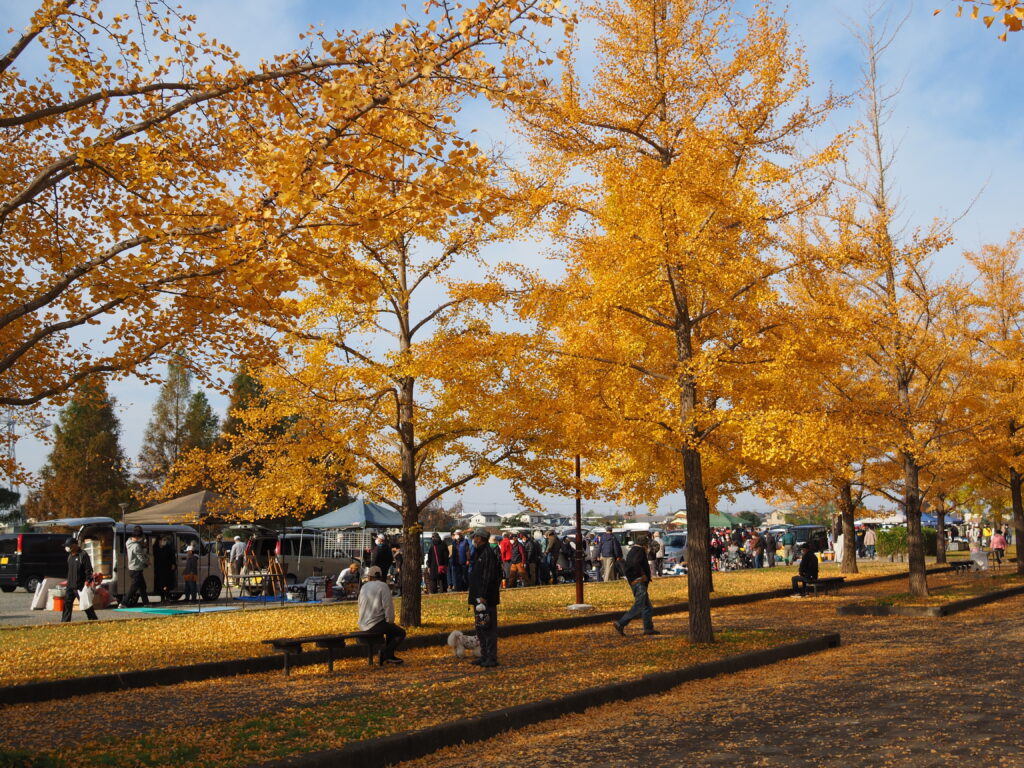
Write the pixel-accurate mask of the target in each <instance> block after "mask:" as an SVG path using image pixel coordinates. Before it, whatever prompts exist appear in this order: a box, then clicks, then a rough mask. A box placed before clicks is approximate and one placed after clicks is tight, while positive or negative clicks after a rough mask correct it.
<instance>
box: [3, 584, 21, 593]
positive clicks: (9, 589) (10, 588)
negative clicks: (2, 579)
mask: <svg viewBox="0 0 1024 768" xmlns="http://www.w3.org/2000/svg"><path fill="white" fill-rule="evenodd" d="M0 589H2V590H3V591H4V592H13V591H14V590H15V589H17V586H16V585H14V584H4V585H3V586H2V587H0Z"/></svg>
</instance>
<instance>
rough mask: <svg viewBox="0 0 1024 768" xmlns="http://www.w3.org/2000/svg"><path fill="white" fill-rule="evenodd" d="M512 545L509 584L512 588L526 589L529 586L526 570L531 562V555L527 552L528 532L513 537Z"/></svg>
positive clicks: (521, 532)
mask: <svg viewBox="0 0 1024 768" xmlns="http://www.w3.org/2000/svg"><path fill="white" fill-rule="evenodd" d="M511 545H512V559H511V560H510V561H509V562H510V567H509V580H508V582H507V583H508V585H509V586H510V587H525V586H527V584H528V578H529V577H528V576H527V570H526V564H527V562H528V561H529V553H528V552H527V551H526V547H527V540H526V531H520V532H519V533H518V535H516V536H513V537H512V542H511Z"/></svg>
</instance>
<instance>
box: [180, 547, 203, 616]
mask: <svg viewBox="0 0 1024 768" xmlns="http://www.w3.org/2000/svg"><path fill="white" fill-rule="evenodd" d="M198 579H199V558H198V557H196V548H195V547H193V546H192V545H191V544H189V545H188V546H187V547H185V571H184V573H182V574H181V580H182V581H183V582H184V586H185V602H186V603H198V602H199V592H198V590H197V583H196V582H197V580H198Z"/></svg>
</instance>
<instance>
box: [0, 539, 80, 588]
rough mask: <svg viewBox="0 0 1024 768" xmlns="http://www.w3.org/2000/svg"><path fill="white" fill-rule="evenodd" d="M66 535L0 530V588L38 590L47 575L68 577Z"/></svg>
mask: <svg viewBox="0 0 1024 768" xmlns="http://www.w3.org/2000/svg"><path fill="white" fill-rule="evenodd" d="M66 538H67V536H66V535H64V534H57V533H3V534H0V589H2V590H3V591H4V592H13V591H14V590H15V589H17V588H18V587H24V588H25V589H26V590H27V591H29V592H35V591H36V587H37V586H39V582H40V581H42V580H43V579H44V578H47V577H54V578H61V579H63V578H65V577H66V576H67V575H68V553H67V552H65V551H64V540H65V539H66Z"/></svg>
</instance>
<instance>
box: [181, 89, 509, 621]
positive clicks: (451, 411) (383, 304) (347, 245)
mask: <svg viewBox="0 0 1024 768" xmlns="http://www.w3.org/2000/svg"><path fill="white" fill-rule="evenodd" d="M445 91H446V89H444V88H442V87H440V86H438V87H436V88H435V89H434V90H433V97H432V98H431V99H430V100H429V107H430V109H429V113H430V114H432V115H433V119H434V120H433V122H432V123H420V124H418V126H417V128H418V130H419V134H420V136H419V139H417V140H416V141H409V140H410V138H411V136H412V132H413V131H414V130H416V128H414V127H413V126H411V125H404V124H403V123H402V122H401V121H397V122H396V123H395V124H394V125H392V127H395V126H397V125H401V126H402V127H401V131H402V136H403V138H404V140H406V141H408V142H409V143H408V146H410V147H412V148H414V149H415V148H418V147H420V146H421V145H422V144H424V143H426V142H429V143H430V144H431V145H432V144H433V143H434V142H436V141H441V140H443V141H444V142H445V145H446V162H444V163H429V162H427V163H424V162H422V160H421V156H420V155H419V154H418V153H413V154H410V156H409V157H408V158H407V159H406V161H405V164H404V166H403V165H400V164H397V163H396V164H395V165H394V166H392V167H391V169H390V172H391V174H390V177H389V178H388V179H386V180H385V179H380V180H378V183H379V184H380V189H379V190H378V197H377V206H378V210H379V215H378V218H377V220H376V222H375V224H374V226H373V227H372V229H371V228H369V227H367V228H362V229H361V230H360V232H359V234H358V236H357V237H356V238H355V239H353V237H352V233H351V231H350V228H349V224H350V217H349V209H350V207H351V206H352V205H353V201H352V199H351V196H350V195H349V194H342V193H337V194H336V196H335V197H333V198H332V197H331V196H329V195H326V194H325V195H323V196H322V197H321V198H320V199H318V200H317V205H316V206H315V208H312V209H311V214H310V215H311V216H313V217H315V220H316V221H317V226H316V227H311V228H309V229H307V230H306V231H305V232H304V233H303V235H302V243H303V244H304V247H307V248H309V249H310V252H311V253H313V254H319V253H323V254H326V253H333V254H334V256H335V260H336V262H337V264H338V265H339V268H337V269H325V271H324V272H323V273H322V274H321V275H319V276H318V277H316V278H315V280H314V281H313V285H312V286H310V287H309V288H308V289H307V290H305V291H304V293H303V295H302V297H301V299H299V300H298V305H299V309H300V312H299V314H298V315H297V316H296V318H295V319H294V320H293V321H292V322H290V323H287V324H285V323H279V324H278V326H277V330H278V331H279V333H280V334H281V337H280V343H281V344H282V348H283V351H282V354H281V359H280V361H279V362H278V363H277V364H275V365H269V366H265V367H264V368H263V369H262V370H261V371H260V372H259V376H258V377H259V381H260V384H261V387H262V392H263V396H262V402H261V403H259V404H255V405H254V404H250V406H249V407H248V408H246V409H245V410H244V412H243V413H241V414H238V416H239V418H241V420H242V422H243V423H242V424H241V425H236V428H235V432H234V434H231V435H225V436H224V442H225V444H226V445H225V446H222V447H220V448H218V449H215V450H213V451H209V452H206V453H196V454H194V455H191V456H189V457H188V458H187V459H186V460H185V461H184V462H180V463H179V466H178V467H176V474H177V480H176V481H175V482H176V483H178V484H181V483H186V484H187V483H188V482H190V471H193V470H194V471H196V472H201V473H202V475H203V476H204V477H205V478H206V479H207V480H208V481H210V482H212V484H213V486H214V487H216V488H217V489H218V490H220V491H222V492H226V493H228V494H230V495H231V496H233V497H235V498H239V499H244V500H245V501H246V504H247V505H248V506H249V508H250V509H251V511H252V514H253V516H254V517H257V518H262V517H273V516H277V515H280V514H286V513H293V514H295V513H299V514H301V513H303V512H307V511H310V510H314V509H318V508H320V507H321V506H322V505H323V503H324V497H323V491H322V489H324V488H327V487H330V486H331V485H332V483H335V482H337V481H344V482H345V483H346V485H347V487H348V488H350V489H353V490H356V491H359V492H361V493H362V494H365V495H366V496H368V497H369V498H370V499H372V500H374V501H377V502H379V503H383V504H386V505H388V506H390V507H392V508H393V509H395V510H397V511H398V512H400V514H401V516H402V523H403V525H402V528H403V536H402V554H403V558H404V559H403V562H404V567H403V569H402V582H403V583H402V587H403V596H404V598H403V601H402V616H401V621H402V623H403V624H407V625H412V626H416V625H418V624H419V623H420V620H421V619H420V600H419V596H420V593H421V589H420V580H421V563H422V559H423V556H422V551H421V544H420V533H421V532H422V526H421V525H420V517H421V515H422V514H423V512H424V511H425V510H427V509H428V508H430V507H431V506H432V505H435V504H436V503H437V502H438V501H439V500H441V499H442V497H444V496H445V494H450V493H453V492H456V491H458V490H459V489H460V488H462V487H463V486H465V485H466V484H467V483H470V482H472V481H475V480H478V479H483V478H486V477H487V476H488V475H490V474H493V473H495V472H497V471H500V470H499V468H500V467H502V465H504V464H511V463H513V462H515V461H516V460H517V459H518V458H519V457H523V456H525V455H526V450H525V446H526V445H527V443H528V440H529V428H528V427H526V428H524V426H523V425H524V423H528V419H526V415H525V414H524V417H523V418H519V417H518V416H517V414H516V413H515V412H513V411H512V409H511V408H509V399H508V389H509V388H510V386H512V382H513V377H512V375H511V371H512V370H513V369H515V370H517V371H521V370H523V368H522V363H521V361H519V360H518V356H519V352H520V350H521V349H522V347H523V344H522V341H521V340H520V337H519V336H518V335H517V334H514V333H512V332H502V331H498V330H495V329H493V328H492V327H491V317H492V315H493V314H494V313H495V307H496V303H497V301H498V300H500V299H501V298H502V297H503V296H502V293H501V291H500V290H497V288H496V287H494V286H492V285H491V284H489V283H486V282H480V283H477V282H470V281H468V280H467V279H466V278H468V277H469V276H471V275H472V274H473V272H474V271H475V270H478V269H480V268H481V267H482V266H483V265H482V263H481V261H480V258H479V250H480V248H481V247H482V246H483V245H484V244H486V243H487V242H489V241H492V240H493V239H494V238H496V237H499V236H500V235H501V232H502V226H501V224H500V215H501V214H502V212H503V209H504V207H505V206H507V204H508V203H507V202H506V199H505V198H504V196H503V195H501V194H499V193H498V190H497V187H496V186H495V185H494V178H493V176H494V170H493V165H492V162H491V160H490V159H489V158H488V157H487V156H486V155H485V154H484V153H482V152H480V151H479V149H478V148H477V147H476V145H474V144H472V143H470V142H466V141H465V140H463V139H460V138H459V135H458V133H457V132H456V131H455V129H454V128H453V127H452V126H450V125H449V122H448V119H447V118H448V117H449V116H450V115H451V114H453V112H454V110H455V107H456V105H457V99H456V98H455V97H454V96H453V95H451V94H449V93H446V92H445ZM427 95H428V93H427V91H426V89H423V90H421V92H420V96H421V98H426V97H427ZM424 106H427V103H426V102H425V103H424ZM427 111H428V110H424V112H427ZM439 126H441V127H443V129H444V131H447V132H448V133H447V137H445V133H444V132H443V131H442V130H441V129H440V128H439ZM382 138H383V137H382ZM434 151H436V150H434ZM349 172H350V169H348V168H345V167H341V166H339V165H338V164H332V165H331V166H330V167H329V168H321V169H320V173H321V175H322V177H323V178H328V179H329V177H330V176H331V175H336V176H337V177H338V178H339V179H342V178H344V176H345V175H346V174H347V173H349ZM329 186H331V187H335V188H337V187H338V186H339V185H335V184H329ZM356 210H357V211H358V210H361V208H360V207H359V205H358V204H357V205H356ZM240 456H244V457H245V465H244V466H241V467H240V466H239V463H238V461H237V458H238V457H240ZM254 467H258V470H257V471H253V468H254ZM506 471H507V470H506ZM173 487H174V484H172V489H173Z"/></svg>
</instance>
